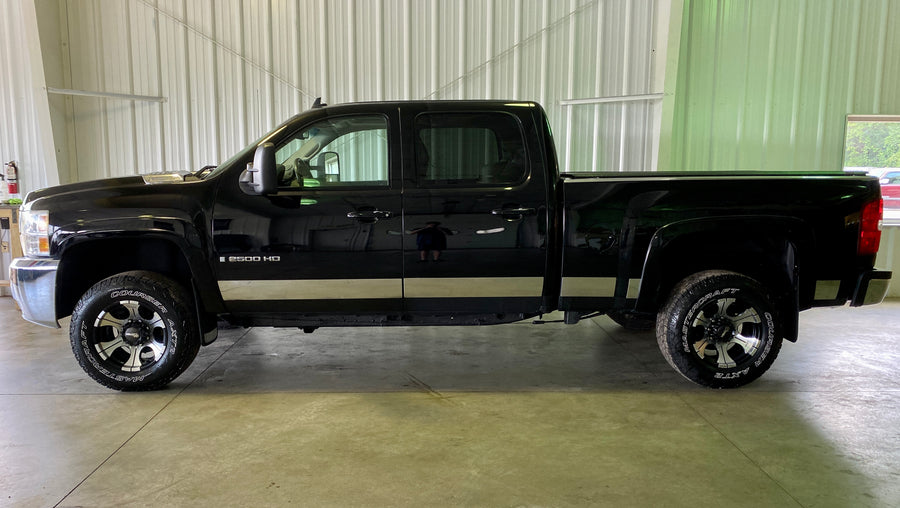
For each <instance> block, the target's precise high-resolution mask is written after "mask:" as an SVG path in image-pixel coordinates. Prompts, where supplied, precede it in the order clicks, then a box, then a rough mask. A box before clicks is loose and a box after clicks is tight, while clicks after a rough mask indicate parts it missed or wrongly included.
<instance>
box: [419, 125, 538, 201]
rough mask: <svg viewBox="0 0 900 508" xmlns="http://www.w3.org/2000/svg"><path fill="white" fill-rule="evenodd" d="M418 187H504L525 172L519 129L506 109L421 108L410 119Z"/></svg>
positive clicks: (523, 152)
mask: <svg viewBox="0 0 900 508" xmlns="http://www.w3.org/2000/svg"><path fill="white" fill-rule="evenodd" d="M415 131H416V132H415V134H416V137H415V144H416V173H417V180H418V184H419V186H420V187H423V186H424V187H433V186H438V187H439V186H481V185H485V186H498V185H502V186H508V185H515V184H517V183H520V182H522V181H524V180H525V178H526V177H527V175H528V171H529V164H528V157H527V154H526V151H525V142H524V139H523V136H522V128H521V125H520V124H519V121H518V119H516V117H514V116H512V115H509V114H506V113H481V112H479V113H423V114H421V115H419V116H418V117H417V118H416V122H415Z"/></svg>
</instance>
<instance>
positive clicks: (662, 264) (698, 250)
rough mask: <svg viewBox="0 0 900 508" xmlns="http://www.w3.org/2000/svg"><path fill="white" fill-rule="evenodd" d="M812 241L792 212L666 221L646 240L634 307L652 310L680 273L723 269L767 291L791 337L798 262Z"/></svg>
mask: <svg viewBox="0 0 900 508" xmlns="http://www.w3.org/2000/svg"><path fill="white" fill-rule="evenodd" d="M812 244H813V238H812V233H811V228H810V227H809V226H808V225H806V224H805V223H804V222H803V221H802V220H800V219H796V218H792V217H777V216H776V217H760V216H754V217H742V216H735V217H708V218H703V219H692V220H687V221H682V222H677V223H673V224H669V225H667V226H665V227H663V228H660V229H659V230H657V231H656V233H655V234H654V235H653V238H652V239H651V241H650V247H649V249H648V252H647V255H646V257H645V260H644V265H643V271H642V276H641V287H640V292H639V294H638V299H637V302H636V305H635V310H637V311H639V312H653V313H655V312H657V311H658V310H659V309H660V308H661V306H662V305H664V303H665V301H666V299H667V298H668V296H669V293H670V292H671V291H672V290H673V288H674V287H675V286H676V285H677V284H678V283H679V281H681V280H683V279H684V278H685V277H688V276H690V275H692V274H694V273H698V272H702V271H706V270H726V271H731V272H735V273H739V274H743V275H746V276H748V277H751V278H753V279H755V280H757V281H758V282H759V283H760V284H762V285H763V286H764V287H765V288H766V289H767V290H768V291H769V292H770V294H771V297H772V298H773V300H774V305H775V307H776V310H777V312H778V314H779V317H780V319H781V322H782V323H783V329H782V331H783V337H784V338H785V339H787V340H790V341H795V340H796V338H797V330H798V326H799V325H798V319H799V311H800V307H799V274H798V267H799V266H802V265H803V263H802V257H803V256H804V254H805V253H807V252H810V248H811V246H812Z"/></svg>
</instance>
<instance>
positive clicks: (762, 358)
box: [656, 271, 782, 388]
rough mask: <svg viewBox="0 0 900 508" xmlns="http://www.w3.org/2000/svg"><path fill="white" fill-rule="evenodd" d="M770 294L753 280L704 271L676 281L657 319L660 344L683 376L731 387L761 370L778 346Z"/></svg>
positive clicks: (753, 376) (712, 385)
mask: <svg viewBox="0 0 900 508" xmlns="http://www.w3.org/2000/svg"><path fill="white" fill-rule="evenodd" d="M779 333H780V325H779V323H778V322H777V319H776V314H775V312H774V310H773V306H772V303H771V299H770V298H769V296H768V294H767V292H766V291H765V290H764V288H763V287H762V285H760V284H759V283H758V282H756V281H755V280H753V279H751V278H749V277H746V276H744V275H741V274H738V273H734V272H727V271H705V272H699V273H696V274H694V275H691V276H689V277H687V278H685V279H684V280H682V281H681V282H679V283H678V284H677V285H676V286H675V288H674V289H673V290H672V293H671V295H670V296H669V299H668V301H667V303H666V305H665V307H664V308H663V310H662V311H661V312H660V313H659V316H658V317H657V321H656V340H657V342H658V344H659V349H660V351H662V353H663V356H665V358H666V361H668V362H669V365H671V366H672V367H673V368H675V370H677V371H678V372H679V373H680V374H681V375H682V376H684V377H686V378H687V379H689V380H691V381H693V382H695V383H697V384H700V385H703V386H708V387H711V388H736V387H739V386H743V385H745V384H747V383H750V382H751V381H753V380H755V379H756V378H758V377H759V376H761V375H762V374H763V373H764V372H765V371H766V370H768V369H769V367H770V366H771V365H772V362H774V361H775V357H777V356H778V352H779V351H780V350H781V342H782V339H781V336H780V335H779Z"/></svg>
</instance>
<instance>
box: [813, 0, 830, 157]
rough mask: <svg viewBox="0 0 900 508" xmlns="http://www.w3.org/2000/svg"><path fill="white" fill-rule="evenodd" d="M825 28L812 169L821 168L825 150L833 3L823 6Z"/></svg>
mask: <svg viewBox="0 0 900 508" xmlns="http://www.w3.org/2000/svg"><path fill="white" fill-rule="evenodd" d="M825 27H826V28H827V30H826V31H824V35H823V37H824V38H825V41H824V42H825V44H824V48H825V51H823V52H822V63H821V65H822V70H821V72H820V73H819V104H818V111H819V114H818V117H817V120H818V121H817V125H816V155H815V162H814V165H813V168H814V169H823V168H822V152H823V151H824V150H825V139H824V138H825V118H826V114H825V109H826V107H827V100H826V99H827V98H828V72H829V71H830V70H831V46H832V45H833V44H834V2H833V1H832V2H828V3H827V4H826V5H825Z"/></svg>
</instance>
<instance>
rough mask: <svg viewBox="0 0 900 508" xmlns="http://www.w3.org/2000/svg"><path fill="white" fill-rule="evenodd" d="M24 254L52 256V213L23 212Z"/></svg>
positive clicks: (21, 226)
mask: <svg viewBox="0 0 900 508" xmlns="http://www.w3.org/2000/svg"><path fill="white" fill-rule="evenodd" d="M19 233H20V235H21V237H22V252H24V253H25V255H26V256H49V255H50V212H48V211H46V210H22V211H21V212H20V214H19Z"/></svg>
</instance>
